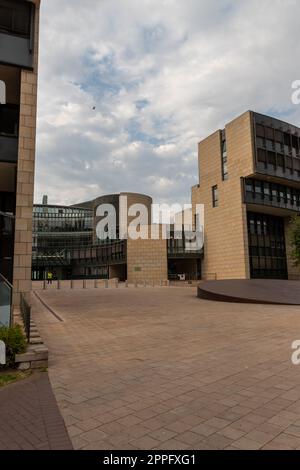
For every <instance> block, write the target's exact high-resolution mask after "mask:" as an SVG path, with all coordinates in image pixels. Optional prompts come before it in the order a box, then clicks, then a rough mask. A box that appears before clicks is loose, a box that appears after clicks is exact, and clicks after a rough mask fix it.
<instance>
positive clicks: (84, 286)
mask: <svg viewBox="0 0 300 470" xmlns="http://www.w3.org/2000/svg"><path fill="white" fill-rule="evenodd" d="M83 288H84V289H86V280H85V279H84V280H83Z"/></svg>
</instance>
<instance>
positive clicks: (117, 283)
mask: <svg viewBox="0 0 300 470" xmlns="http://www.w3.org/2000/svg"><path fill="white" fill-rule="evenodd" d="M115 285H116V289H118V288H119V279H116V282H115Z"/></svg>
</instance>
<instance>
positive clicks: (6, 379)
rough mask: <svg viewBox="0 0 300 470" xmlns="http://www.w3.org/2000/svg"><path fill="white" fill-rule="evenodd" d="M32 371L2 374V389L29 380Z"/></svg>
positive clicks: (0, 376)
mask: <svg viewBox="0 0 300 470" xmlns="http://www.w3.org/2000/svg"><path fill="white" fill-rule="evenodd" d="M31 373H32V371H31V370H27V371H24V372H21V371H15V370H14V371H11V372H10V371H7V370H6V371H5V372H0V388H2V387H5V386H6V385H9V384H11V383H13V382H17V381H19V380H23V379H27V377H29V376H30V375H31Z"/></svg>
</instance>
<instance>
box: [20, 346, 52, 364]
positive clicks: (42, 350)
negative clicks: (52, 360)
mask: <svg viewBox="0 0 300 470" xmlns="http://www.w3.org/2000/svg"><path fill="white" fill-rule="evenodd" d="M15 362H16V364H17V367H18V369H19V370H29V369H41V368H47V367H48V348H47V347H46V346H44V345H43V344H38V345H33V344H30V345H29V346H28V348H27V351H26V352H25V353H23V354H17V355H16V359H15Z"/></svg>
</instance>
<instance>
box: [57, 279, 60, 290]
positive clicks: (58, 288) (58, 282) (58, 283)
mask: <svg viewBox="0 0 300 470" xmlns="http://www.w3.org/2000/svg"><path fill="white" fill-rule="evenodd" d="M57 290H60V281H57Z"/></svg>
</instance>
